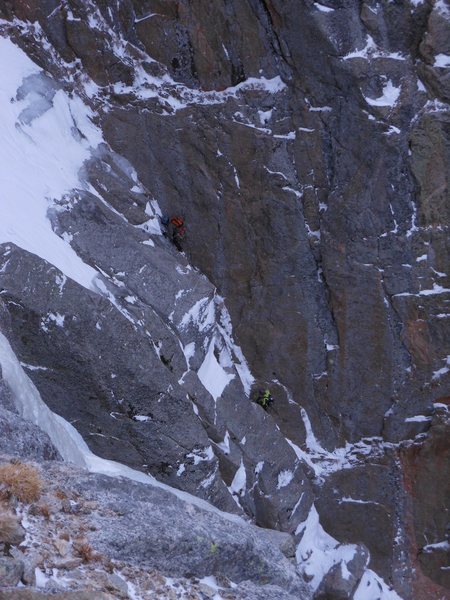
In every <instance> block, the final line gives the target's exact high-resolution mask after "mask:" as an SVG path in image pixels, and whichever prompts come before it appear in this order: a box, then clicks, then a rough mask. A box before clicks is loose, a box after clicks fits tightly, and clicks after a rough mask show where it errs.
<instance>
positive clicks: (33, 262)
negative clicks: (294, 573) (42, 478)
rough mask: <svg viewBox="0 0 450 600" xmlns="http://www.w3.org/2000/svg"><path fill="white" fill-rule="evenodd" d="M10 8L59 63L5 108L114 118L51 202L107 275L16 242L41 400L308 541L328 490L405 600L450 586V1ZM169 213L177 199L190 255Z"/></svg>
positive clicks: (187, 484)
mask: <svg viewBox="0 0 450 600" xmlns="http://www.w3.org/2000/svg"><path fill="white" fill-rule="evenodd" d="M0 18H1V19H2V21H1V23H0V27H1V33H2V35H4V36H9V37H11V39H13V40H14V41H15V42H16V43H17V44H18V45H20V46H21V48H23V49H24V50H25V51H26V53H27V54H28V55H29V56H30V57H31V58H32V59H33V61H35V62H36V63H37V64H38V65H39V66H40V67H42V69H44V71H43V72H41V73H40V74H39V75H36V76H34V79H32V80H29V81H28V82H27V83H26V84H25V83H23V85H22V87H20V88H19V89H18V92H17V96H16V98H15V101H16V102H28V103H29V104H30V106H33V102H34V103H36V98H38V101H39V110H40V111H48V110H50V108H51V107H53V106H54V104H55V95H56V94H58V93H60V92H64V93H67V94H76V95H78V96H79V97H80V98H81V99H82V100H83V102H85V103H86V104H87V105H89V106H90V108H91V109H92V111H93V115H94V116H93V121H94V122H95V125H96V126H97V127H98V128H99V129H100V130H101V132H102V136H103V140H102V143H100V144H99V145H98V146H97V147H96V148H95V149H92V152H91V155H90V159H89V160H87V161H85V162H84V165H83V169H82V171H81V172H80V181H79V187H78V188H77V189H73V190H70V191H69V190H68V192H67V194H66V195H65V196H64V197H60V198H53V199H52V203H51V206H50V208H49V212H48V218H49V220H50V222H51V224H52V229H53V232H55V233H56V234H57V235H58V236H59V237H60V238H62V239H64V240H66V241H67V243H69V244H70V245H71V247H72V248H73V249H74V250H75V252H76V253H77V255H78V256H79V257H81V259H82V260H83V261H84V263H85V264H86V265H89V266H90V267H93V268H94V269H95V271H96V273H97V279H96V280H95V284H94V285H93V287H92V288H91V289H86V287H83V286H81V285H79V284H78V283H77V282H76V281H74V280H73V279H70V278H69V277H67V276H66V274H65V273H63V272H61V271H60V270H58V269H57V268H56V267H55V266H54V265H52V264H50V263H49V262H46V261H45V260H43V259H42V258H40V257H39V256H37V255H35V254H31V253H29V252H27V251H26V250H24V249H23V248H21V247H19V246H17V245H14V244H12V243H8V242H5V243H4V244H3V245H2V246H1V247H0V250H1V252H0V286H1V299H0V326H1V329H2V332H4V333H5V334H6V335H7V337H8V339H9V340H10V342H11V344H12V347H13V349H14V351H15V353H16V354H17V356H18V358H19V359H20V361H21V362H22V364H23V367H24V369H25V370H26V372H27V374H28V376H29V377H30V378H31V379H32V381H33V382H34V384H35V385H36V386H37V388H38V390H39V392H40V394H41V396H42V398H43V399H44V401H45V402H46V403H47V405H48V406H49V407H50V408H51V409H52V410H53V411H55V412H56V413H58V414H60V415H61V416H63V417H64V418H65V419H67V420H69V421H70V422H72V423H73V424H74V425H75V426H76V427H77V429H78V431H79V432H80V433H81V434H82V436H83V438H84V439H85V441H86V442H87V444H88V445H89V447H90V449H91V450H92V451H94V452H95V453H97V454H98V455H100V456H102V457H104V458H108V459H113V460H117V461H119V462H122V463H125V464H127V465H129V466H132V467H133V468H136V469H140V470H143V471H146V472H149V473H151V474H152V475H154V476H156V477H157V478H158V479H160V480H161V481H164V482H165V483H167V484H169V485H171V486H174V487H177V488H180V489H183V490H186V491H189V492H191V493H194V494H196V495H198V496H200V497H202V498H204V499H206V500H208V501H210V502H212V503H214V504H215V505H216V506H218V507H220V508H221V509H224V510H227V511H230V512H238V513H241V514H247V515H248V516H250V517H251V518H253V519H254V520H255V521H256V523H257V524H259V525H261V526H264V527H270V528H274V529H280V530H283V531H288V532H291V533H293V532H295V531H296V530H297V527H298V526H299V524H301V523H303V522H304V521H305V520H306V518H307V516H308V514H309V513H310V509H311V507H312V504H313V502H314V503H315V506H316V508H317V511H318V513H319V515H320V519H321V523H322V525H323V527H324V529H325V530H326V531H327V532H329V533H330V534H331V535H333V536H334V537H335V538H336V539H337V540H339V541H340V542H345V543H352V544H361V543H362V544H364V545H365V546H366V547H367V548H368V550H369V552H370V562H369V566H370V568H371V569H373V570H374V571H376V572H377V573H378V574H379V575H381V576H382V577H384V578H385V580H386V582H387V583H388V584H389V585H393V586H394V587H395V589H396V590H397V592H398V593H399V594H401V595H402V597H404V598H405V599H408V600H409V599H411V600H413V599H414V600H416V597H417V598H419V596H417V594H419V593H420V594H424V593H425V592H424V591H420V592H419V591H417V590H419V589H420V590H425V589H427V590H428V592H427V593H429V594H434V596H429V597H430V598H431V597H432V598H436V600H437V599H438V598H441V597H442V595H443V594H445V593H446V592H445V591H443V590H444V588H445V586H447V587H448V580H447V579H446V573H448V570H446V568H445V553H446V552H448V547H447V546H446V545H445V544H448V542H446V541H445V535H446V533H445V524H444V520H445V516H446V512H445V509H444V507H445V502H446V498H447V497H446V491H445V490H446V482H447V481H448V480H449V479H450V477H449V470H450V466H449V457H448V453H447V452H446V450H445V448H444V446H445V444H444V440H445V436H447V437H448V423H447V421H446V419H445V418H444V416H443V411H444V412H445V406H446V405H448V397H449V395H450V367H449V364H450V359H449V356H450V349H449V339H450V331H449V325H450V319H449V317H450V312H449V310H448V306H449V301H450V281H449V267H448V262H449V261H448V256H449V236H448V223H449V206H450V202H449V195H450V194H449V181H450V108H449V104H448V102H449V97H450V92H449V81H450V80H449V77H450V59H449V58H448V57H449V55H450V46H449V44H450V41H449V40H450V33H449V28H450V7H449V6H448V2H447V1H446V0H437V1H433V2H432V1H431V0H425V1H424V2H416V1H411V2H408V1H406V2H375V1H372V0H364V1H362V0H361V1H359V0H358V1H356V0H348V1H339V2H328V1H323V2H312V1H310V0H302V1H300V2H299V1H298V0H296V1H295V2H294V1H293V0H292V1H291V0H287V1H286V0H283V1H282V0H218V1H217V2H214V3H211V2H209V1H207V0H199V1H196V2H189V1H188V0H166V1H162V0H146V1H145V2H137V1H132V0H122V1H121V2H119V3H116V4H114V6H113V5H112V3H109V2H106V1H105V0H96V1H94V0H88V1H85V0H83V1H81V0H69V1H67V2H64V3H60V2H58V1H57V0H45V1H43V2H28V3H24V2H20V1H18V0H5V2H3V3H2V5H1V7H0ZM30 86H31V88H30ZM30 89H31V90H32V92H31V93H30ZM34 114H35V112H33V111H31V112H28V113H25V114H23V113H22V114H21V115H22V116H21V118H22V120H25V121H26V120H27V119H31V116H32V115H34ZM75 129H76V128H75ZM78 134H79V137H80V138H82V132H80V131H78ZM158 211H161V212H162V214H163V215H172V214H181V215H182V216H184V218H185V221H186V225H187V238H186V241H185V243H184V248H183V249H184V252H183V253H179V252H177V250H176V249H175V248H174V247H173V246H172V245H171V244H170V241H169V240H168V239H167V238H166V237H164V236H163V235H160V234H161V228H160V221H159V218H158V215H159V212H158ZM217 365H218V366H217ZM214 369H215V370H214ZM211 372H214V373H215V374H216V376H215V378H213V379H214V382H213V383H212V379H211V377H209V375H210V374H211ZM217 374H219V376H217ZM265 388H269V389H270V391H271V393H272V395H273V396H274V398H275V402H274V404H273V405H272V406H271V407H270V409H269V411H268V412H265V411H264V410H263V409H262V408H261V407H259V406H257V405H256V404H255V403H254V402H252V400H254V399H255V398H256V397H257V395H258V393H259V390H260V389H265ZM0 393H1V392H0ZM446 399H447V400H446ZM441 405H443V406H444V408H442V406H441ZM6 408H8V407H6ZM9 410H11V405H10V406H9ZM441 413H442V414H441ZM8 415H9V413H8ZM5 418H6V417H5ZM5 418H4V419H5ZM8 418H9V419H12V417H11V416H8ZM2 422H6V421H5V420H3V421H2ZM4 450H7V451H10V449H8V448H5V449H4ZM36 458H37V456H36ZM44 458H45V457H44ZM431 482H433V485H434V482H435V484H436V491H435V492H431V491H430V490H432V489H434V487H433V485H431ZM422 490H423V492H422ZM447 506H448V503H447ZM436 512H438V513H439V514H442V519H441V518H439V519H437V520H436V521H435V520H434V514H435V513H436ZM412 513H413V515H414V517H412V516H411V514H412ZM441 521H442V522H441ZM380 531H381V532H382V535H380ZM441 543H442V545H441V546H440V545H439V544H441ZM343 568H344V567H342V568H341V572H342V569H343ZM345 568H347V567H345ZM333 569H334V570H333ZM338 571H339V569H338V567H337V566H334V567H333V568H332V569H331V570H330V571H329V573H328V575H327V577H326V578H325V579H324V580H323V587H322V591H323V593H324V594H328V593H331V592H330V591H329V590H330V589H331V587H333V585H334V589H335V592H333V593H336V594H339V593H340V592H339V589H341V588H340V585H341V584H340V583H339V582H338V581H337V580H338V579H339V573H338ZM360 577H361V573H360V574H359V575H358V576H357V577H355V581H352V586H353V587H352V586H351V585H350V584H349V585H348V586H347V588H348V589H347V591H345V593H348V594H350V593H353V591H354V589H356V587H357V585H358V581H359V579H360ZM333 581H334V583H333ZM424 582H428V584H426V583H424ZM341 583H342V582H341ZM347 583H348V582H347ZM353 584H354V585H353ZM327 586H328V587H327ZM330 586H331V587H330ZM344 587H345V586H344ZM350 588H352V589H350ZM342 589H343V588H342ZM349 590H350V591H349ZM430 590H431V591H430ZM321 593H322V592H321ZM342 593H344V591H343V592H342ZM415 594H416V595H415ZM336 597H339V596H336ZM423 597H424V598H425V596H423Z"/></svg>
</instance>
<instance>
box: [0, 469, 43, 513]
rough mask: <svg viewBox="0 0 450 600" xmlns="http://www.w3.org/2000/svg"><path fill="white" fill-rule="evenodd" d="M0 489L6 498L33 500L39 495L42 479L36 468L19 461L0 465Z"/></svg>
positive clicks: (23, 500)
mask: <svg viewBox="0 0 450 600" xmlns="http://www.w3.org/2000/svg"><path fill="white" fill-rule="evenodd" d="M0 490H1V492H2V495H3V496H4V497H6V498H10V497H11V496H15V497H16V498H17V499H18V500H20V501H21V502H26V503H29V502H35V501H36V500H38V498H39V497H40V495H41V491H42V480H41V478H40V476H39V472H38V470H37V469H36V468H35V467H33V466H31V465H26V464H24V463H21V462H17V461H16V462H14V463H6V464H3V465H0Z"/></svg>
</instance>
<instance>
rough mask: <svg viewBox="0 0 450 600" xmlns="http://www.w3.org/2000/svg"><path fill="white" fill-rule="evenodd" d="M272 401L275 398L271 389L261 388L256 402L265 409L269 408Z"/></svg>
mask: <svg viewBox="0 0 450 600" xmlns="http://www.w3.org/2000/svg"><path fill="white" fill-rule="evenodd" d="M272 402H273V398H272V395H271V393H270V391H269V390H268V389H267V388H266V389H265V390H264V391H262V390H260V392H259V396H258V398H257V399H256V403H257V404H259V405H260V406H262V407H263V409H264V410H267V409H268V408H269V406H270V405H271V404H272Z"/></svg>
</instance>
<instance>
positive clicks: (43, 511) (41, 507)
mask: <svg viewBox="0 0 450 600" xmlns="http://www.w3.org/2000/svg"><path fill="white" fill-rule="evenodd" d="M36 514H38V515H41V516H42V517H44V519H47V520H48V519H50V515H51V514H52V511H51V510H50V506H49V505H48V504H46V503H42V504H38V505H37V506H36Z"/></svg>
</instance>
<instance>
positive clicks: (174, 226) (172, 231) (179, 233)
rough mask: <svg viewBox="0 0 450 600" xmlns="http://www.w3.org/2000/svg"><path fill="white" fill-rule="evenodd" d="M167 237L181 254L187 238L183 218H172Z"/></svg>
mask: <svg viewBox="0 0 450 600" xmlns="http://www.w3.org/2000/svg"><path fill="white" fill-rule="evenodd" d="M167 236H168V238H169V240H171V241H172V242H173V244H174V245H175V247H176V249H177V250H178V251H179V252H182V251H183V247H182V242H183V241H184V239H185V237H186V228H185V226H184V219H183V217H172V218H171V219H170V221H169V224H168V225H167Z"/></svg>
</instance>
